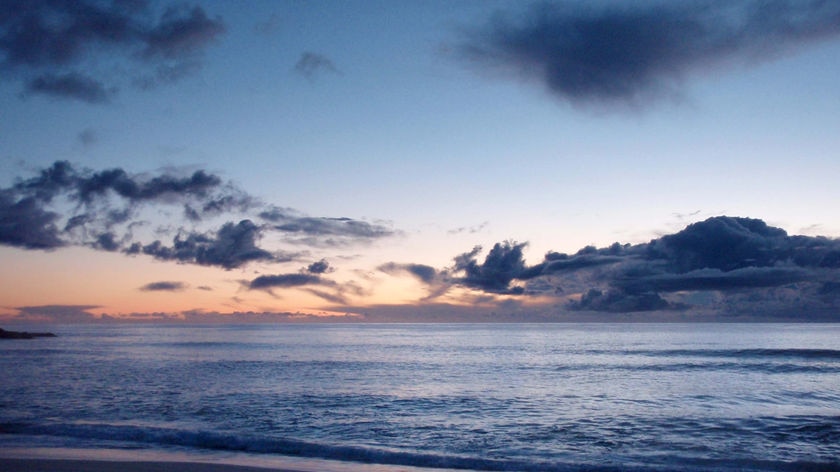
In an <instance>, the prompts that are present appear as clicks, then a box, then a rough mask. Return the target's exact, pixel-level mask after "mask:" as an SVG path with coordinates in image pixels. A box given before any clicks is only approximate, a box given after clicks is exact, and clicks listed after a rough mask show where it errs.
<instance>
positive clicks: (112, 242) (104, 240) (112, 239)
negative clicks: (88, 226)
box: [92, 233, 120, 252]
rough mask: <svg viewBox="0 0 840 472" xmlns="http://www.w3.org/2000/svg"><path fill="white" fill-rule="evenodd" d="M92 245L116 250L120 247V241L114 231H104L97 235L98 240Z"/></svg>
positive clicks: (111, 250)
mask: <svg viewBox="0 0 840 472" xmlns="http://www.w3.org/2000/svg"><path fill="white" fill-rule="evenodd" d="M92 247H93V248H95V249H101V250H103V251H108V252H114V251H118V250H119V249H120V243H119V242H118V241H117V240H116V235H114V233H102V234H100V235H99V236H97V237H96V241H95V242H94V243H93V245H92Z"/></svg>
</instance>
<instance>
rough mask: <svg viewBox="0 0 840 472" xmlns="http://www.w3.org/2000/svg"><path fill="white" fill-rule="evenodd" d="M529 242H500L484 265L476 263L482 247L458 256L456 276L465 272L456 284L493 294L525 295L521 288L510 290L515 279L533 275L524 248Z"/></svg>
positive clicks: (456, 259)
mask: <svg viewBox="0 0 840 472" xmlns="http://www.w3.org/2000/svg"><path fill="white" fill-rule="evenodd" d="M526 245H527V243H520V244H518V243H515V242H511V241H505V242H503V243H496V244H495V245H494V246H493V248H492V249H491V250H490V252H489V253H488V254H487V257H486V258H485V259H484V263H483V264H479V263H478V261H477V260H476V257H477V256H478V253H479V251H480V250H481V247H476V248H474V249H473V250H472V251H470V252H468V253H464V254H461V255H460V256H457V257H455V265H454V267H453V272H454V273H463V274H464V275H463V277H461V278H458V279H456V280H455V281H456V283H458V284H460V285H464V286H467V287H472V288H477V289H480V290H483V291H485V292H491V293H512V294H519V293H522V288H521V287H510V283H511V282H512V281H513V280H514V279H527V278H530V277H531V276H532V274H531V271H530V270H529V269H528V268H526V266H525V260H524V258H523V254H522V249H523V248H524V247H525V246H526Z"/></svg>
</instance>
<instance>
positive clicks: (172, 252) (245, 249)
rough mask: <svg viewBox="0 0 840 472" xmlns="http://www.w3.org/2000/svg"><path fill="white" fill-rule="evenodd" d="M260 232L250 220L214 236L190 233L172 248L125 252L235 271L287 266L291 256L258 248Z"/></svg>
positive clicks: (228, 225)
mask: <svg viewBox="0 0 840 472" xmlns="http://www.w3.org/2000/svg"><path fill="white" fill-rule="evenodd" d="M261 231H262V230H261V228H260V227H258V226H257V225H255V224H254V223H253V222H252V221H251V220H242V221H240V222H239V223H236V224H234V223H225V224H224V225H223V226H222V227H221V228H220V229H219V230H218V231H217V232H216V233H215V234H204V233H191V234H188V235H186V236H181V235H178V236H176V237H175V239H174V240H173V243H172V246H165V245H164V244H163V243H161V242H160V241H155V242H153V243H151V244H148V245H145V246H142V247H140V246H139V245H134V246H132V247H129V248H128V249H127V250H126V252H127V253H129V254H137V253H143V254H146V255H150V256H153V257H155V258H156V259H161V260H165V261H178V262H185V263H191V264H199V265H206V266H219V267H223V268H225V269H234V268H237V267H241V266H242V265H244V264H246V263H249V262H253V261H262V262H288V261H290V260H292V259H291V257H290V256H280V255H275V254H272V253H271V252H269V251H266V250H264V249H261V248H259V247H257V240H258V239H259V237H260V235H261Z"/></svg>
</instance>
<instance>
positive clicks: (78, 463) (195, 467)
mask: <svg viewBox="0 0 840 472" xmlns="http://www.w3.org/2000/svg"><path fill="white" fill-rule="evenodd" d="M0 464H2V466H3V467H2V468H3V470H4V471H5V472H171V471H179V472H266V471H284V472H299V471H292V470H289V469H274V468H263V467H248V466H242V465H232V464H208V463H203V462H147V461H137V462H132V461H128V462H127V461H101V460H89V459H88V460H81V459H0Z"/></svg>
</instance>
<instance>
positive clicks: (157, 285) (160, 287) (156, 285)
mask: <svg viewBox="0 0 840 472" xmlns="http://www.w3.org/2000/svg"><path fill="white" fill-rule="evenodd" d="M186 288H187V284H185V283H184V282H169V281H162V282H151V283H148V284H146V285H144V286H142V287H140V290H142V291H144V292H182V291H184V290H186Z"/></svg>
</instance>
